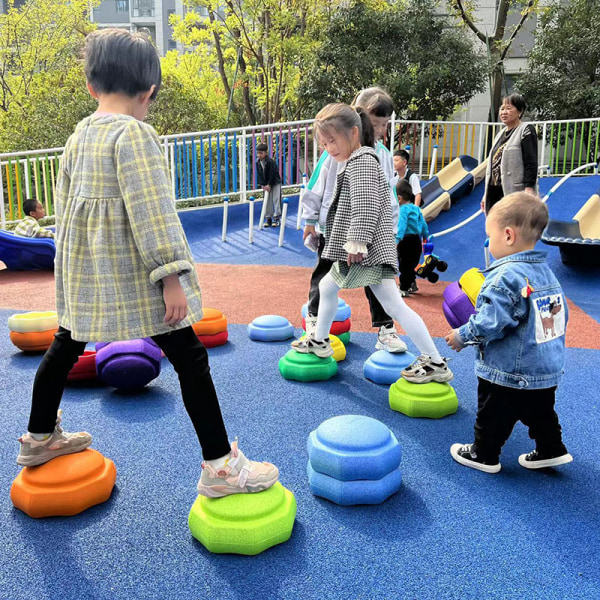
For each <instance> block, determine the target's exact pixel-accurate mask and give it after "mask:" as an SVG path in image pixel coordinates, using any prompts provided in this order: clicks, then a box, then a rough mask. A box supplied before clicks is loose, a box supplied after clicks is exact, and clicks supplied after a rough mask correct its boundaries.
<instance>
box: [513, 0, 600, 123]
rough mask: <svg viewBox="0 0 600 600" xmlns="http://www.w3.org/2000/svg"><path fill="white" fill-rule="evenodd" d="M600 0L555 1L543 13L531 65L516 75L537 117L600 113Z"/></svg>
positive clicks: (580, 115) (562, 117) (569, 116)
mask: <svg viewBox="0 0 600 600" xmlns="http://www.w3.org/2000/svg"><path fill="white" fill-rule="evenodd" d="M599 31H600V3H598V2H597V1H595V0H572V1H571V2H570V3H569V4H568V5H564V4H561V3H560V2H556V3H555V4H554V5H552V6H550V7H548V9H546V10H545V11H544V12H543V13H542V15H541V18H540V24H539V27H538V29H537V33H536V40H535V45H534V47H533V48H532V50H531V52H530V53H529V56H528V61H527V70H526V71H525V72H524V73H523V75H522V76H521V78H520V79H519V81H518V88H519V91H520V92H521V93H522V94H524V96H525V97H526V98H527V102H528V104H529V106H530V109H531V111H532V112H533V113H534V114H535V116H536V117H537V118H539V119H548V120H550V119H577V118H588V117H597V116H598V114H599V113H600V36H599V35H598V32H599Z"/></svg>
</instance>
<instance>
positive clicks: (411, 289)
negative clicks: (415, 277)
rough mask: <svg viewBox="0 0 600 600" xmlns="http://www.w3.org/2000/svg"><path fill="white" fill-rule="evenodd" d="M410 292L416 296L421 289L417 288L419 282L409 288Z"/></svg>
mask: <svg viewBox="0 0 600 600" xmlns="http://www.w3.org/2000/svg"><path fill="white" fill-rule="evenodd" d="M408 291H409V292H410V293H411V294H416V293H417V292H418V291H419V288H418V287H417V282H416V281H415V282H414V283H413V284H412V285H411V286H410V287H409V288H408Z"/></svg>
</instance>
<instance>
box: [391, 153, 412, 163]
mask: <svg viewBox="0 0 600 600" xmlns="http://www.w3.org/2000/svg"><path fill="white" fill-rule="evenodd" d="M394 156H401V157H402V158H403V159H404V160H405V161H406V162H408V159H409V158H410V154H409V153H408V152H407V151H406V150H396V152H394Z"/></svg>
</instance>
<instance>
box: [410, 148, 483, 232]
mask: <svg viewBox="0 0 600 600" xmlns="http://www.w3.org/2000/svg"><path fill="white" fill-rule="evenodd" d="M486 167H487V160H486V161H484V162H483V163H481V164H480V165H478V164H477V160H476V159H475V158H473V157H472V156H468V155H466V154H464V155H461V156H459V157H458V158H455V159H454V160H453V161H452V162H451V163H450V164H449V165H447V166H445V167H444V168H443V169H442V170H441V171H440V172H439V173H438V174H437V175H435V176H434V177H432V178H431V179H430V180H429V181H427V182H426V183H425V184H424V185H423V186H422V189H423V216H424V217H425V220H426V221H432V220H433V219H435V218H436V217H437V216H438V215H439V214H440V212H441V211H442V210H448V209H449V208H450V206H452V202H455V201H456V200H458V199H459V198H461V197H462V196H466V195H468V194H470V193H471V191H472V190H473V188H474V187H475V186H476V185H477V184H479V183H480V182H481V181H483V180H484V178H485V170H486Z"/></svg>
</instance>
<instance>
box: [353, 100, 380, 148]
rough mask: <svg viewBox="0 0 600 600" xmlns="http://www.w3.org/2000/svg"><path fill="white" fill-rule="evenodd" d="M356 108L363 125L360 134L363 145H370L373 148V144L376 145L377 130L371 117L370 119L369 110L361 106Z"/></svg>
mask: <svg viewBox="0 0 600 600" xmlns="http://www.w3.org/2000/svg"><path fill="white" fill-rule="evenodd" d="M355 110H356V112H357V113H358V116H359V117H360V122H361V125H362V131H361V136H360V143H361V146H369V147H370V148H373V146H375V130H374V129H373V125H371V119H369V115H368V113H367V111H366V110H364V109H363V108H361V107H360V106H357V107H356V108H355Z"/></svg>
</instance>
